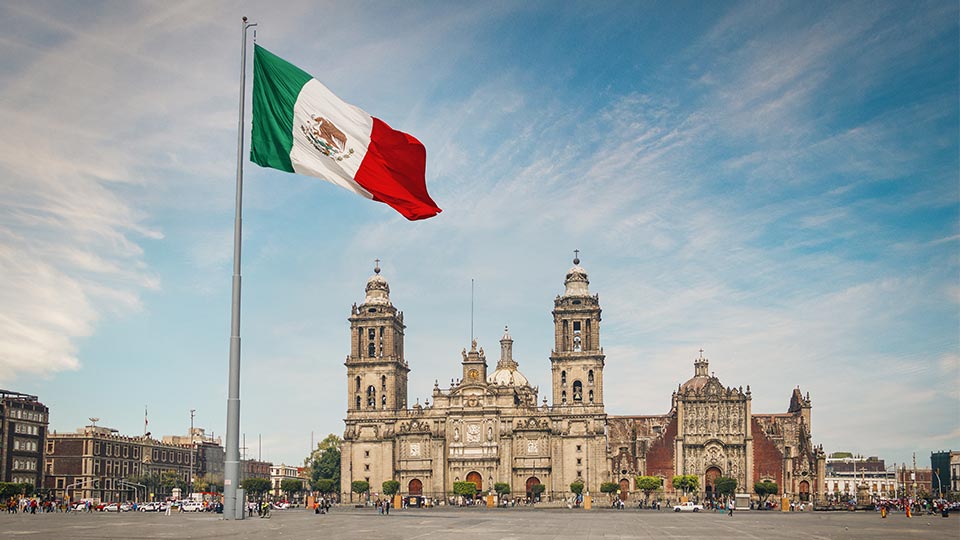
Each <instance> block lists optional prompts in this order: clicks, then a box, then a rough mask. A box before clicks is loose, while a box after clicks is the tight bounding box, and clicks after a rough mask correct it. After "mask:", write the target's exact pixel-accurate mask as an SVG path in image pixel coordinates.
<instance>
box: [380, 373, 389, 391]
mask: <svg viewBox="0 0 960 540" xmlns="http://www.w3.org/2000/svg"><path fill="white" fill-rule="evenodd" d="M380 389H381V390H386V389H387V376H386V375H382V376H381V377H380Z"/></svg>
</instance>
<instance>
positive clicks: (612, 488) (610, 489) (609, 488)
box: [600, 482, 620, 500]
mask: <svg viewBox="0 0 960 540" xmlns="http://www.w3.org/2000/svg"><path fill="white" fill-rule="evenodd" d="M618 489H620V484H618V483H616V482H604V483H602V484H600V493H606V494H607V495H609V496H610V499H611V500H613V494H614V493H616V492H617V490H618Z"/></svg>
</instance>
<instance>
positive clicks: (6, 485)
mask: <svg viewBox="0 0 960 540" xmlns="http://www.w3.org/2000/svg"><path fill="white" fill-rule="evenodd" d="M19 494H20V484H15V483H13V482H0V497H2V498H7V497H13V496H14V495H19Z"/></svg>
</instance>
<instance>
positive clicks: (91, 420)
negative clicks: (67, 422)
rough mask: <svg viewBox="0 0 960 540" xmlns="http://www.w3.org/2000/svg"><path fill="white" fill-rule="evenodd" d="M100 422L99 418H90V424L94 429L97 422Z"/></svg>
mask: <svg viewBox="0 0 960 540" xmlns="http://www.w3.org/2000/svg"><path fill="white" fill-rule="evenodd" d="M99 421H100V419H99V418H90V423H91V424H93V427H97V422H99Z"/></svg>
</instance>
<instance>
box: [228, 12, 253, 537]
mask: <svg viewBox="0 0 960 540" xmlns="http://www.w3.org/2000/svg"><path fill="white" fill-rule="evenodd" d="M242 26H243V36H242V40H241V48H240V111H239V118H238V119H237V201H236V211H235V213H234V219H233V294H232V300H231V318H230V373H229V377H228V380H229V388H228V393H227V448H226V456H225V459H224V464H223V465H224V466H223V519H234V518H235V510H236V504H237V487H238V486H237V484H238V483H239V478H240V474H239V473H240V463H239V460H240V238H241V236H240V230H241V223H242V215H243V212H242V209H243V117H244V109H243V107H244V104H245V101H246V83H247V29H249V28H250V27H252V26H256V23H248V22H247V18H246V17H244V18H243V22H242Z"/></svg>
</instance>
